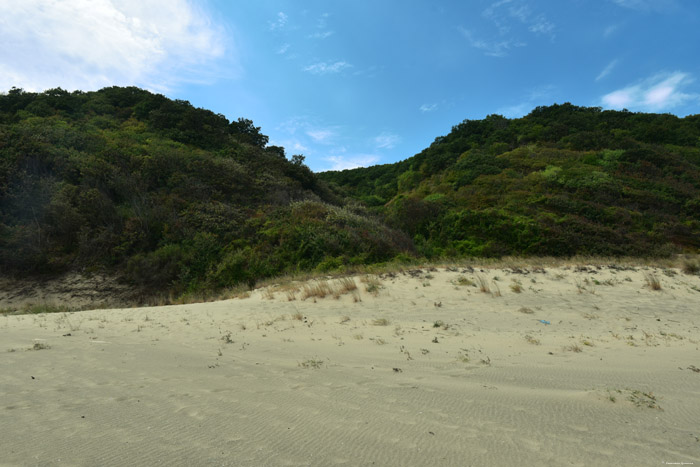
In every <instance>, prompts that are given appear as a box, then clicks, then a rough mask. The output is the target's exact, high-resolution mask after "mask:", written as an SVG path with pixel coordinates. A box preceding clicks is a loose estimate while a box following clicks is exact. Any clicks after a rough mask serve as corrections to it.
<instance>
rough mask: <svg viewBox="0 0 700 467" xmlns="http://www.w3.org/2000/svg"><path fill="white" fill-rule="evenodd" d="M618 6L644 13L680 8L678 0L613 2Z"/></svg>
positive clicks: (623, 0) (620, 0)
mask: <svg viewBox="0 0 700 467" xmlns="http://www.w3.org/2000/svg"><path fill="white" fill-rule="evenodd" d="M611 1H612V2H613V3H615V4H616V5H618V6H621V7H623V8H629V9H631V10H637V11H644V12H650V11H655V12H660V13H663V12H668V11H671V10H675V9H676V8H678V2H677V0H611Z"/></svg>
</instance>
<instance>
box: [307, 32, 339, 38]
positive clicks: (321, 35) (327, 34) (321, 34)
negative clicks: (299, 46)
mask: <svg viewBox="0 0 700 467" xmlns="http://www.w3.org/2000/svg"><path fill="white" fill-rule="evenodd" d="M333 34H335V32H334V31H318V32H315V33H313V34H309V35H308V36H307V37H308V38H309V39H326V38H328V37H331V36H332V35H333Z"/></svg>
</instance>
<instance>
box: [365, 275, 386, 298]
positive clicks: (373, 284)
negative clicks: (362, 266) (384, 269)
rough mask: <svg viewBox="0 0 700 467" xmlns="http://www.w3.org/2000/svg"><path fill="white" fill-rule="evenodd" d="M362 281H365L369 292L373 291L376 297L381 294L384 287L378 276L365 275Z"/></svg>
mask: <svg viewBox="0 0 700 467" xmlns="http://www.w3.org/2000/svg"><path fill="white" fill-rule="evenodd" d="M360 281H362V282H364V283H365V290H366V291H367V293H371V294H372V295H374V296H375V297H376V296H377V295H379V289H381V287H382V283H381V282H380V281H379V279H378V278H377V276H365V277H363V278H362V279H360Z"/></svg>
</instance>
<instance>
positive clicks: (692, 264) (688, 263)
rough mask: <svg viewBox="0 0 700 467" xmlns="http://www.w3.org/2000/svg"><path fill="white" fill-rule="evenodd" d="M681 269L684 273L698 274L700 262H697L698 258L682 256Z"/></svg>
mask: <svg viewBox="0 0 700 467" xmlns="http://www.w3.org/2000/svg"><path fill="white" fill-rule="evenodd" d="M681 270H682V271H683V272H684V273H686V274H698V273H700V262H698V260H692V259H689V258H684V259H683V265H682V267H681Z"/></svg>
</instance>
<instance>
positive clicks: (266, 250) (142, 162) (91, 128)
mask: <svg viewBox="0 0 700 467" xmlns="http://www.w3.org/2000/svg"><path fill="white" fill-rule="evenodd" d="M267 143H268V137H267V136H265V135H263V134H262V133H261V132H260V128H257V127H255V126H254V124H253V122H251V121H250V120H246V119H238V120H237V121H233V122H229V121H228V120H227V119H226V118H225V117H224V116H222V115H217V114H214V113H212V112H210V111H207V110H203V109H198V108H194V107H193V106H192V105H190V104H189V103H188V102H184V101H173V100H170V99H168V98H166V97H164V96H161V95H155V94H152V93H150V92H147V91H144V90H141V89H138V88H118V87H113V88H105V89H102V90H100V91H97V92H87V93H83V92H72V93H69V92H66V91H64V90H61V89H53V90H49V91H46V92H44V93H40V94H36V93H29V92H24V91H22V90H19V89H12V90H11V91H10V92H9V93H7V94H3V95H0V269H1V270H2V271H3V272H5V273H8V272H10V273H17V274H22V275H29V274H55V273H59V272H62V271H65V270H68V269H78V268H92V269H95V268H109V269H111V270H113V271H117V272H120V273H121V274H122V275H123V276H124V277H125V278H126V279H128V280H130V281H132V282H134V283H138V284H141V285H144V284H145V285H148V286H152V287H163V288H169V289H171V290H174V291H176V292H179V293H183V292H193V291H197V290H204V289H211V288H218V287H224V286H230V285H235V284H237V283H246V284H249V285H252V284H254V283H255V282H256V280H258V279H260V278H263V277H269V276H274V275H278V274H281V273H288V272H295V271H299V270H308V269H313V268H318V269H321V270H324V269H331V268H335V267H339V266H342V265H344V264H350V263H364V262H377V261H385V260H388V259H391V258H393V257H394V256H395V255H397V254H399V253H401V252H410V250H411V243H410V240H409V239H408V238H407V237H406V236H405V235H403V234H401V233H400V232H398V231H394V230H392V229H390V228H388V227H386V226H385V225H383V224H382V223H380V222H379V221H377V220H376V219H374V218H373V217H372V216H370V215H368V213H367V212H366V211H365V209H364V208H363V207H362V206H360V205H356V206H354V207H353V208H352V209H350V208H347V207H341V206H340V201H339V199H338V198H337V197H336V196H335V195H333V194H332V193H331V192H330V191H329V190H328V189H327V188H326V186H325V184H324V183H323V182H319V180H318V179H317V177H316V175H314V174H313V173H312V172H311V171H310V170H309V168H308V167H307V166H306V165H305V164H304V158H303V156H301V155H295V156H293V157H292V158H291V160H287V158H286V155H285V151H284V148H281V147H276V146H267Z"/></svg>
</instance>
